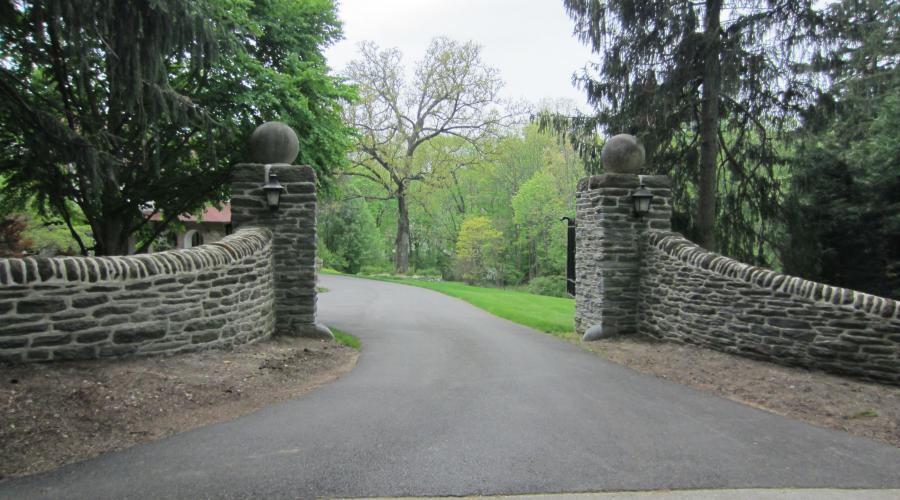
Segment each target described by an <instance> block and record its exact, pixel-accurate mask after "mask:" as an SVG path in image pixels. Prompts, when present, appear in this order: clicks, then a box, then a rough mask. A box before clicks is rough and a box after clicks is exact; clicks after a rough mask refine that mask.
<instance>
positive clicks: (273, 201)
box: [266, 189, 281, 208]
mask: <svg viewBox="0 0 900 500" xmlns="http://www.w3.org/2000/svg"><path fill="white" fill-rule="evenodd" d="M266 198H267V201H268V203H269V208H278V202H279V199H280V198H281V192H280V191H278V190H277V189H269V190H266Z"/></svg>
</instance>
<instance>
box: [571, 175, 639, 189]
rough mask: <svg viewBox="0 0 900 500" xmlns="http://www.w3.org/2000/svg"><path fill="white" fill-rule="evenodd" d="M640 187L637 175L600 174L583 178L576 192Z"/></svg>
mask: <svg viewBox="0 0 900 500" xmlns="http://www.w3.org/2000/svg"><path fill="white" fill-rule="evenodd" d="M638 185H640V180H639V178H638V175H637V174H601V175H592V176H590V177H585V178H583V179H581V180H580V181H578V191H579V192H580V191H587V190H590V189H597V188H605V187H611V188H636V187H638Z"/></svg>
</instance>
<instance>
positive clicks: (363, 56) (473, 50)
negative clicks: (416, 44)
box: [346, 38, 504, 273]
mask: <svg viewBox="0 0 900 500" xmlns="http://www.w3.org/2000/svg"><path fill="white" fill-rule="evenodd" d="M413 75H414V76H413V78H412V79H411V80H409V79H407V75H406V73H405V70H404V67H403V65H402V64H401V54H400V52H399V51H398V50H396V49H387V50H381V49H379V48H378V46H376V45H375V44H374V43H363V44H362V45H361V46H360V58H359V59H357V60H355V61H353V62H351V63H350V64H349V66H348V68H347V74H346V76H347V77H348V78H349V79H350V80H351V81H352V82H353V83H355V84H356V85H357V89H358V93H359V96H358V97H359V99H358V102H357V103H356V104H355V105H354V106H353V107H351V108H350V109H349V112H348V114H347V116H348V121H349V123H351V124H352V126H354V127H355V128H356V129H357V130H358V132H359V136H358V141H357V145H356V152H355V153H354V154H352V155H351V161H352V162H353V164H354V169H353V170H351V171H350V172H349V173H350V174H352V175H358V176H362V177H365V178H367V179H369V180H371V181H373V182H375V183H376V184H377V185H379V186H381V187H382V188H383V189H384V196H383V199H389V200H396V202H397V236H396V239H395V243H394V250H395V252H394V258H395V268H396V271H397V272H399V273H405V272H407V270H408V269H409V249H410V225H409V189H410V185H411V184H412V183H414V182H418V181H423V180H425V179H427V178H428V177H429V176H431V175H432V173H433V170H432V168H431V164H430V163H429V162H427V161H423V162H417V161H416V152H417V151H419V149H420V148H422V147H423V146H424V145H426V144H429V142H430V141H432V140H434V139H436V138H438V137H441V136H455V137H458V138H461V139H463V140H464V141H465V142H466V143H467V144H469V145H470V146H471V147H473V148H476V149H477V148H478V144H479V142H480V141H481V140H482V139H484V138H485V137H486V136H488V135H489V134H492V133H493V132H494V130H495V129H496V128H497V127H498V126H500V125H501V124H502V121H503V119H504V117H503V116H502V114H501V113H499V112H498V111H497V108H496V106H495V104H497V102H498V91H499V90H500V87H501V81H500V78H499V76H498V74H497V70H496V69H494V68H492V67H490V66H488V65H487V64H485V63H484V62H483V61H482V59H481V49H480V48H479V46H478V45H476V44H474V43H472V42H467V43H459V42H456V41H453V40H449V39H447V38H436V39H434V40H433V41H432V42H431V45H430V46H429V47H428V49H427V50H426V52H425V56H424V57H423V58H422V59H421V60H420V61H419V62H418V63H416V65H415V69H414V73H413Z"/></svg>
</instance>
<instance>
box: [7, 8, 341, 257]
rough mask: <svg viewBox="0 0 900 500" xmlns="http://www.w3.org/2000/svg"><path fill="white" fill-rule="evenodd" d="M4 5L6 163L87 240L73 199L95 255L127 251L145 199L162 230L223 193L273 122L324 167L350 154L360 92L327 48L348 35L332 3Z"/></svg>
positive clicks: (41, 203) (12, 182) (11, 184)
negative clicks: (351, 104)
mask: <svg viewBox="0 0 900 500" xmlns="http://www.w3.org/2000/svg"><path fill="white" fill-rule="evenodd" d="M0 5H2V7H3V14H4V15H3V16H2V18H0V41H2V44H0V47H2V48H0V60H2V61H3V63H2V64H0V174H3V175H5V176H6V182H7V185H8V188H9V189H10V190H12V191H16V192H17V193H18V194H19V195H20V196H18V198H19V199H30V196H31V194H32V193H35V194H36V197H35V198H34V199H33V201H34V202H35V203H36V204H37V205H38V207H39V209H40V211H41V212H43V213H48V212H49V213H52V214H54V215H56V216H58V217H60V218H61V219H62V220H63V221H65V223H66V224H67V225H68V226H69V227H70V229H71V232H72V235H73V237H74V238H76V239H79V237H78V233H77V232H76V231H75V229H74V227H73V217H74V216H73V214H72V213H71V210H69V206H68V205H67V203H66V201H67V200H71V201H74V202H75V203H76V204H77V205H78V207H79V208H80V210H81V211H82V212H83V215H84V217H85V218H86V219H87V221H88V223H89V224H90V226H91V230H92V233H93V237H94V240H95V242H96V246H95V248H93V250H94V251H95V252H96V253H98V254H121V253H125V252H126V251H127V250H128V242H129V239H130V237H132V236H133V235H135V234H136V233H140V232H142V231H144V230H145V229H147V228H148V222H147V220H148V218H147V217H145V215H144V214H143V213H142V208H144V209H146V208H147V207H152V209H153V210H155V211H159V212H162V214H163V216H164V217H163V224H161V225H159V226H158V227H157V228H156V232H159V231H162V230H163V229H164V227H165V224H166V223H168V222H170V221H172V220H174V219H176V218H177V216H178V215H179V214H181V213H184V212H188V211H194V210H198V209H199V208H201V207H202V206H203V205H204V203H206V202H208V201H216V200H222V199H223V198H224V196H225V191H224V186H225V184H227V183H226V182H225V181H226V178H227V175H228V173H229V167H230V165H231V164H232V163H234V161H235V160H237V159H245V158H244V157H242V156H243V155H242V153H243V150H244V148H243V145H242V144H241V143H240V141H241V140H242V139H243V138H245V137H246V135H247V134H249V132H250V131H251V130H252V127H253V126H255V125H257V124H258V123H259V122H261V121H264V120H265V119H282V120H284V121H287V122H288V123H290V124H291V125H293V126H294V127H295V128H296V129H297V130H298V133H299V135H300V136H301V138H302V143H301V155H300V157H301V161H304V162H308V163H311V164H312V165H313V166H314V167H317V168H318V169H319V171H320V173H326V174H327V172H328V168H329V167H330V166H331V165H335V164H338V163H340V162H341V161H342V158H343V155H344V153H345V151H346V149H345V147H346V145H347V143H348V140H347V137H348V133H347V132H348V131H347V130H346V128H345V127H344V126H343V125H342V124H341V121H340V106H339V104H338V103H339V101H340V100H341V99H343V98H345V97H347V96H349V92H348V89H347V88H344V87H342V86H341V85H340V84H339V83H338V82H337V81H336V80H335V79H333V78H331V77H328V76H327V67H326V66H325V62H324V58H323V57H322V55H321V49H322V48H323V47H324V46H325V45H327V44H328V43H330V42H331V41H333V40H335V39H336V38H337V37H338V36H339V34H340V31H339V23H338V22H337V19H336V17H335V14H334V5H333V4H332V2H331V1H330V0H318V1H311V2H292V1H289V0H262V1H257V2H246V1H243V0H199V1H187V0H154V1H148V0H44V1H28V0H22V1H16V2H10V1H8V0H4V1H2V2H0ZM323 177H325V176H323ZM21 195H24V196H21ZM153 236H154V235H153V234H152V231H150V234H149V235H148V238H146V241H145V242H144V243H145V244H147V245H148V244H149V243H150V242H151V241H152V237H153ZM79 244H80V245H81V247H82V252H85V253H86V252H87V251H88V250H89V249H88V248H87V247H86V245H85V243H84V242H83V241H80V239H79Z"/></svg>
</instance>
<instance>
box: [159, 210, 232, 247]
mask: <svg viewBox="0 0 900 500" xmlns="http://www.w3.org/2000/svg"><path fill="white" fill-rule="evenodd" d="M150 220H151V221H160V220H162V215H160V214H159V213H156V214H153V216H152V217H150ZM178 220H179V221H180V222H181V225H182V226H183V227H184V228H183V229H182V230H179V231H169V241H168V243H169V245H168V246H169V247H171V248H173V249H174V248H191V247H196V246H199V245H202V244H204V243H212V242H214V241H219V240H221V239H222V238H224V237H225V236H227V235H229V234H231V204H230V203H224V204H223V205H222V208H221V209H219V208H216V207H212V206H210V207H206V208H205V209H203V213H202V214H200V216H199V217H197V216H195V215H193V214H183V215H179V216H178Z"/></svg>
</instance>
